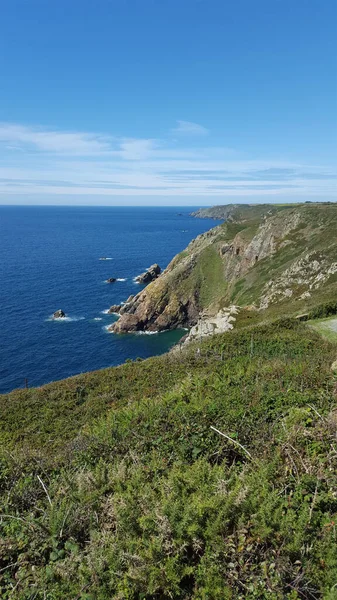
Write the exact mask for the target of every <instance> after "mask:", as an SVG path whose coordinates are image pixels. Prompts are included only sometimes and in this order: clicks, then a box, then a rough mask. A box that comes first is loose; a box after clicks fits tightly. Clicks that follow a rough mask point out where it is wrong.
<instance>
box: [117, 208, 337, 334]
mask: <svg viewBox="0 0 337 600" xmlns="http://www.w3.org/2000/svg"><path fill="white" fill-rule="evenodd" d="M227 208H228V207H227ZM229 214H230V215H231V218H230V222H229V221H227V222H225V223H223V224H221V225H219V226H217V227H215V228H214V229H211V230H210V231H208V232H206V233H204V234H202V235H201V236H199V237H198V238H196V239H195V240H193V241H192V242H191V243H190V244H189V246H188V247H187V249H186V250H185V251H184V252H182V253H181V254H179V255H177V256H176V257H175V258H174V259H173V260H172V261H171V263H170V264H169V266H168V267H167V269H165V271H164V272H163V273H162V274H161V275H160V276H159V277H158V278H157V279H156V280H155V281H153V282H152V283H150V284H149V285H148V287H147V288H146V289H145V290H142V291H141V292H140V293H138V294H137V295H136V296H135V297H134V298H132V299H131V301H130V302H128V303H127V304H124V306H123V310H122V311H121V312H122V313H123V314H121V316H120V318H119V320H118V321H117V322H116V323H114V324H113V325H112V326H111V329H112V330H113V331H114V332H115V333H127V332H133V331H139V330H147V331H162V330H164V329H173V328H178V327H191V326H194V325H196V323H197V322H198V320H199V318H200V315H201V314H202V313H203V312H204V311H205V310H207V313H208V316H216V315H218V314H219V311H221V310H222V309H223V307H225V306H230V305H233V304H236V305H240V306H241V307H243V308H244V307H247V306H248V305H249V307H250V308H252V306H253V307H254V308H256V310H263V309H265V308H267V307H269V306H270V305H271V304H275V303H277V302H284V301H287V300H289V299H291V300H292V301H294V300H298V301H300V300H303V301H305V300H306V301H307V300H308V299H309V298H310V297H311V296H312V294H314V293H315V291H317V290H319V289H320V288H321V287H322V286H325V287H326V286H330V287H331V286H333V287H334V286H335V285H336V273H337V240H336V231H337V205H336V204H315V205H314V204H313V205H295V206H275V205H274V206H273V207H272V208H270V205H269V206H268V205H259V207H257V206H248V205H246V206H242V205H241V206H240V207H239V208H238V207H237V206H234V207H232V210H229V209H228V210H227V215H229ZM302 304H303V302H302ZM299 306H300V304H299ZM301 308H302V305H301Z"/></svg>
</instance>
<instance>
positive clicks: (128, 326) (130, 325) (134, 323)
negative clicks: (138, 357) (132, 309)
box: [108, 314, 142, 333]
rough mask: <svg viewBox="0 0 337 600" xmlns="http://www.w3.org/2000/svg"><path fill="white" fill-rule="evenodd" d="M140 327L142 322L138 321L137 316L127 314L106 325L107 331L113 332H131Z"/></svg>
mask: <svg viewBox="0 0 337 600" xmlns="http://www.w3.org/2000/svg"><path fill="white" fill-rule="evenodd" d="M117 326H118V327H117ZM141 329H142V323H141V321H139V319H138V317H136V316H135V315H127V314H125V315H124V316H123V318H121V319H119V320H118V321H117V322H116V323H113V324H112V325H110V327H108V331H113V332H114V333H132V332H134V331H139V330H141Z"/></svg>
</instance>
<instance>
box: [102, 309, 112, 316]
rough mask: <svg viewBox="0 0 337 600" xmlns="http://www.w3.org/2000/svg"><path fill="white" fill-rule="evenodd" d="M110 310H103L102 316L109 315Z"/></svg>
mask: <svg viewBox="0 0 337 600" xmlns="http://www.w3.org/2000/svg"><path fill="white" fill-rule="evenodd" d="M109 314H110V313H109V308H105V309H104V310H101V315H109Z"/></svg>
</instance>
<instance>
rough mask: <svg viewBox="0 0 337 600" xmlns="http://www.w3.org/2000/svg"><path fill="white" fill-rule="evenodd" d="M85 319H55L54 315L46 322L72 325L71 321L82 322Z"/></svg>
mask: <svg viewBox="0 0 337 600" xmlns="http://www.w3.org/2000/svg"><path fill="white" fill-rule="evenodd" d="M84 319H85V317H62V318H61V319H55V317H54V315H50V317H48V319H46V321H54V322H55V323H72V322H73V321H84Z"/></svg>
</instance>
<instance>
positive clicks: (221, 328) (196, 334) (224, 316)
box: [184, 306, 239, 344]
mask: <svg viewBox="0 0 337 600" xmlns="http://www.w3.org/2000/svg"><path fill="white" fill-rule="evenodd" d="M238 312H239V310H238V308H237V307H236V306H230V307H229V308H223V309H222V310H219V312H218V313H217V314H216V315H215V316H207V315H201V317H200V319H199V320H198V322H197V324H196V325H194V327H192V328H191V330H190V332H189V333H188V335H187V336H186V338H185V341H184V344H188V343H190V342H193V341H196V340H201V339H203V338H205V337H209V336H210V335H214V334H215V333H225V332H226V331H230V330H231V329H233V327H234V323H235V321H236V318H235V316H234V315H237V313H238Z"/></svg>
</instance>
